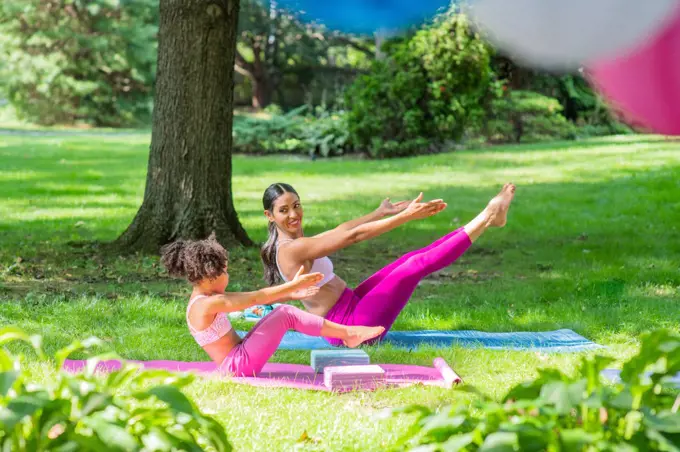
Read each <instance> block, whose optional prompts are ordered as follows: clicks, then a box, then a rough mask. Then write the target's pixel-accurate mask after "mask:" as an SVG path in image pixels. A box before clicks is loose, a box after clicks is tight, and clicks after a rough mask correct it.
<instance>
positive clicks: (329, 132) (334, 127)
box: [233, 106, 351, 157]
mask: <svg viewBox="0 0 680 452" xmlns="http://www.w3.org/2000/svg"><path fill="white" fill-rule="evenodd" d="M306 110H307V107H306V106H303V107H300V108H297V109H295V110H292V111H290V112H288V113H286V114H284V115H274V116H272V118H271V119H261V118H255V117H247V118H239V119H236V120H235V121H234V128H233V136H234V151H235V152H240V153H245V154H271V153H293V154H309V155H315V154H319V155H321V156H323V157H328V156H332V155H341V154H343V153H345V152H347V151H349V150H351V146H350V142H349V132H348V130H347V122H346V117H345V115H344V114H343V113H341V112H337V113H332V112H327V111H325V110H323V109H317V112H316V114H309V115H303V114H302V113H304V112H305V111H306Z"/></svg>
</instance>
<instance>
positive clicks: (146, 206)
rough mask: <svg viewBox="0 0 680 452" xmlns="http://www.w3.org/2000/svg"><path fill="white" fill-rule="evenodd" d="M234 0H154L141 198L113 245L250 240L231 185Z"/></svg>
mask: <svg viewBox="0 0 680 452" xmlns="http://www.w3.org/2000/svg"><path fill="white" fill-rule="evenodd" d="M238 10H239V0H160V22H159V36H158V70H157V80H156V97H155V103H154V112H153V126H152V134H151V151H150V154H149V163H148V172H147V177H146V189H145V192H144V200H143V202H142V206H141V207H140V209H139V211H138V212H137V215H136V216H135V218H134V220H133V221H132V223H131V224H130V226H128V228H127V230H126V231H125V232H124V233H123V234H122V235H121V236H120V237H119V238H118V240H117V241H116V244H117V245H118V246H119V248H121V249H123V250H126V251H145V252H158V250H159V248H160V247H161V246H162V245H164V244H166V243H169V242H172V241H174V240H177V239H180V238H183V239H202V238H206V237H207V236H208V235H210V233H211V232H213V231H214V232H215V234H216V235H217V239H218V240H219V241H220V242H221V243H222V244H224V245H232V244H244V245H252V242H251V240H250V239H249V238H248V235H247V234H246V232H245V230H244V229H243V227H242V226H241V224H240V222H239V220H238V216H237V214H236V210H235V208H234V203H233V197H232V189H231V173H232V169H231V151H232V136H231V134H232V120H233V83H234V79H233V73H234V56H235V53H236V27H237V21H238Z"/></svg>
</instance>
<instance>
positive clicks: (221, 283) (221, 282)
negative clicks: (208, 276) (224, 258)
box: [209, 266, 229, 293]
mask: <svg viewBox="0 0 680 452" xmlns="http://www.w3.org/2000/svg"><path fill="white" fill-rule="evenodd" d="M209 284H210V290H211V291H212V292H214V293H224V291H225V290H227V286H228V285H229V268H228V266H225V267H224V273H222V274H221V275H220V276H218V277H217V278H215V279H212V280H210V282H209Z"/></svg>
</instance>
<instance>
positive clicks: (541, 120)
mask: <svg viewBox="0 0 680 452" xmlns="http://www.w3.org/2000/svg"><path fill="white" fill-rule="evenodd" d="M561 111H562V106H561V105H560V103H559V102H558V101H557V99H553V98H552V97H547V96H544V95H542V94H538V93H535V92H532V91H509V92H508V93H507V94H506V95H505V96H503V97H501V98H498V99H494V100H493V101H492V102H491V111H490V119H489V121H488V123H487V129H486V135H487V136H488V139H489V140H490V141H493V142H504V143H507V142H516V143H520V142H536V141H548V140H555V139H565V138H573V137H574V135H575V128H574V125H573V124H572V123H571V122H569V121H567V119H566V118H565V117H564V116H563V115H562V114H561Z"/></svg>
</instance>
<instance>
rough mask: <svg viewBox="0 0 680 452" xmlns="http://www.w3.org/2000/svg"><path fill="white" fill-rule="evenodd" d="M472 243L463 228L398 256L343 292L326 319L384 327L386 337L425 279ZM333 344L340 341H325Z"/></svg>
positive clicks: (346, 323) (339, 343)
mask: <svg viewBox="0 0 680 452" xmlns="http://www.w3.org/2000/svg"><path fill="white" fill-rule="evenodd" d="M471 244H472V242H471V241H470V237H468V235H467V233H466V232H465V230H464V229H463V228H459V229H456V230H455V231H453V232H451V233H449V234H447V235H445V236H444V237H442V238H440V239H439V240H437V241H435V242H434V243H432V244H430V245H428V246H426V247H425V248H422V249H419V250H416V251H412V252H410V253H408V254H405V255H404V256H402V257H400V258H399V259H397V260H396V261H394V262H393V263H391V264H390V265H388V266H387V267H384V268H383V269H381V270H380V271H378V272H377V273H375V274H374V275H373V276H371V277H370V278H368V279H367V280H365V281H364V282H362V283H361V284H359V286H357V288H356V289H355V290H354V291H352V290H351V289H349V288H348V289H345V292H344V293H343V294H342V295H341V296H340V299H338V301H337V302H336V303H335V305H334V306H333V307H332V308H331V310H330V311H328V313H327V314H326V319H327V320H330V321H331V322H335V323H340V324H342V325H348V326H351V325H363V326H384V327H385V333H383V335H382V336H381V337H379V338H377V339H376V340H379V339H381V338H382V337H384V335H385V334H387V331H388V330H389V329H390V327H392V324H393V323H394V321H395V320H396V319H397V316H398V315H399V313H400V312H401V311H402V310H403V309H404V306H406V303H407V302H408V300H409V299H410V298H411V295H412V294H413V291H414V290H415V288H416V287H417V286H418V283H419V282H420V281H421V280H422V279H423V278H424V277H426V276H428V275H430V274H432V273H434V272H436V271H439V270H441V269H442V268H445V267H447V266H449V265H451V264H452V263H453V262H454V261H456V260H457V259H458V258H459V257H460V256H461V255H462V254H463V253H464V252H465V251H466V250H467V249H468V248H469V247H470V245H471ZM326 340H328V342H330V343H331V344H332V345H336V346H338V345H341V344H342V341H340V340H338V339H333V338H328V337H327V338H326Z"/></svg>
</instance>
